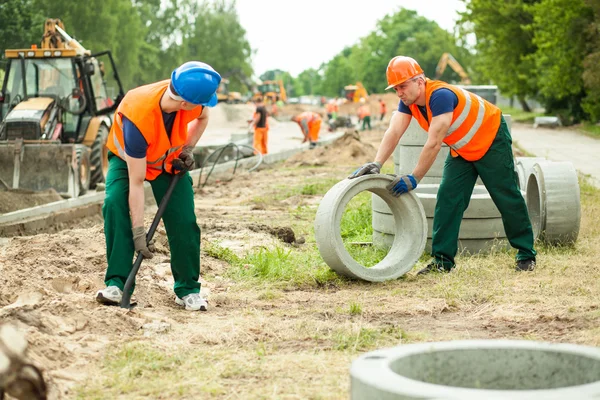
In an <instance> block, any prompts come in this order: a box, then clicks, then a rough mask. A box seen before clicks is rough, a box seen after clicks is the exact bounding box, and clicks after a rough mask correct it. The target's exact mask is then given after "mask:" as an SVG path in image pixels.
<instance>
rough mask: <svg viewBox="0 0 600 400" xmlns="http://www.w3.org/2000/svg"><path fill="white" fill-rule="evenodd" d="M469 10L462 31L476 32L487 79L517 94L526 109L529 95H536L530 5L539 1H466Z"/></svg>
mask: <svg viewBox="0 0 600 400" xmlns="http://www.w3.org/2000/svg"><path fill="white" fill-rule="evenodd" d="M463 1H464V2H465V3H466V6H467V10H466V11H465V12H464V13H461V19H460V21H459V25H460V30H459V31H460V33H461V34H462V35H467V34H469V33H474V34H475V36H476V38H477V44H476V45H475V50H476V51H477V61H478V64H479V66H480V69H479V71H481V73H482V75H483V77H484V78H486V79H488V80H489V81H490V82H493V83H495V84H496V85H498V88H499V89H500V90H501V91H502V92H503V93H504V94H506V95H509V96H512V95H514V96H517V98H518V99H519V101H520V102H521V105H522V107H523V109H524V110H525V111H530V110H529V106H528V105H527V103H526V102H525V98H526V97H528V96H535V95H536V94H537V79H536V76H535V74H534V71H535V62H534V59H533V58H532V57H531V56H532V55H533V54H534V53H535V52H536V50H537V47H536V45H535V43H533V40H532V39H533V32H532V30H531V29H529V27H530V26H531V24H532V23H533V15H532V12H531V8H529V7H527V6H528V5H531V4H534V3H536V2H537V0H512V1H507V2H498V1H496V0H463Z"/></svg>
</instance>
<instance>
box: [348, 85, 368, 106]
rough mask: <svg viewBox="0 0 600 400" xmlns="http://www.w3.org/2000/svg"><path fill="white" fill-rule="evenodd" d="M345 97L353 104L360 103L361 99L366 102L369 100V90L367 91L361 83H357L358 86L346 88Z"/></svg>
mask: <svg viewBox="0 0 600 400" xmlns="http://www.w3.org/2000/svg"><path fill="white" fill-rule="evenodd" d="M343 95H344V98H345V99H346V100H348V101H349V102H352V103H358V102H359V101H360V99H365V100H366V99H367V98H369V94H368V93H367V89H365V87H364V86H363V84H362V83H361V82H356V85H348V86H344V93H343Z"/></svg>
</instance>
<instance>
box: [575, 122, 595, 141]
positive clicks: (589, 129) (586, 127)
mask: <svg viewBox="0 0 600 400" xmlns="http://www.w3.org/2000/svg"><path fill="white" fill-rule="evenodd" d="M577 129H578V130H580V131H582V132H583V133H585V134H586V135H588V136H592V137H595V138H600V126H599V125H597V124H592V123H589V122H588V123H584V124H582V125H581V126H579V127H578V128H577Z"/></svg>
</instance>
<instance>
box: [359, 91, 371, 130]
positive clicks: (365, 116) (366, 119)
mask: <svg viewBox="0 0 600 400" xmlns="http://www.w3.org/2000/svg"><path fill="white" fill-rule="evenodd" d="M360 103H361V106H360V107H358V112H357V113H358V120H359V121H362V130H363V131H364V130H365V129H366V127H369V130H371V108H370V107H369V105H368V104H366V100H365V98H364V97H361V99H360Z"/></svg>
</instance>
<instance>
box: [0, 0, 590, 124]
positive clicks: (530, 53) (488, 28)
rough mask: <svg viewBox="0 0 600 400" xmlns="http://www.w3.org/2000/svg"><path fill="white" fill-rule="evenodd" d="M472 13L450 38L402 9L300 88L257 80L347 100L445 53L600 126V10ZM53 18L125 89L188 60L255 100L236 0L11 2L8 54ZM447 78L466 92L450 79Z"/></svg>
mask: <svg viewBox="0 0 600 400" xmlns="http://www.w3.org/2000/svg"><path fill="white" fill-rule="evenodd" d="M463 2H464V3H465V7H466V10H465V11H464V12H463V13H461V15H460V20H459V21H458V23H457V25H456V27H455V29H454V31H453V32H448V31H446V30H444V29H442V28H440V27H439V26H438V25H437V23H436V22H434V21H431V20H428V19H426V18H424V17H422V16H420V15H418V14H417V13H416V12H415V11H412V10H407V9H403V8H399V9H398V10H396V11H394V12H391V13H390V14H388V15H386V16H384V17H383V18H382V19H381V20H379V21H378V22H377V24H376V26H375V28H374V30H373V31H372V32H371V33H369V34H368V35H366V36H364V37H362V38H360V39H359V40H358V41H357V43H355V44H353V45H351V46H348V47H346V48H344V49H342V50H341V51H340V52H339V53H338V54H335V55H333V56H332V58H331V59H329V60H326V61H325V60H324V62H323V63H322V64H321V65H319V66H318V67H315V68H309V69H306V70H304V71H302V72H301V73H300V74H299V75H298V76H295V77H294V76H292V75H290V73H289V72H287V71H282V70H276V69H273V70H269V71H259V72H260V73H262V74H261V75H260V79H262V80H270V79H282V80H283V81H284V83H285V85H286V88H287V89H288V92H289V95H290V96H301V95H309V94H312V95H325V96H331V97H334V96H339V95H340V94H341V93H342V89H343V87H344V86H346V85H349V84H354V83H355V82H357V81H361V82H362V83H363V85H364V86H365V87H366V89H367V90H368V91H369V92H370V93H381V92H383V90H384V88H385V87H386V80H385V69H386V66H387V63H388V62H389V60H390V59H391V58H392V57H394V56H396V55H399V54H402V55H409V56H412V57H414V58H415V59H417V60H418V61H419V63H420V64H421V66H422V67H423V69H424V71H425V73H426V75H427V76H429V77H435V69H436V65H437V63H438V61H439V59H440V57H441V55H442V54H443V53H446V52H447V53H451V54H452V55H453V56H454V57H455V58H456V59H457V60H459V62H460V64H461V65H462V66H463V67H464V68H465V70H466V71H467V72H468V73H469V76H470V78H471V80H472V82H473V84H496V85H498V87H499V89H500V91H501V92H502V93H503V94H504V95H506V96H511V97H514V98H515V99H517V100H518V101H519V102H520V104H521V105H522V107H523V109H525V110H528V108H529V105H528V99H536V100H538V101H539V102H541V103H542V104H543V105H544V106H545V107H546V110H547V112H549V113H553V114H559V115H561V117H562V119H563V121H564V122H565V123H577V122H579V121H582V120H588V121H593V122H596V121H598V120H599V119H600V68H598V67H597V65H599V62H600V33H599V29H598V26H600V0H510V1H506V2H498V1H496V0H463ZM46 18H60V19H62V20H63V22H64V23H65V27H66V30H67V32H69V33H70V34H71V35H72V36H74V37H75V38H77V39H78V40H79V41H80V42H81V43H82V44H83V45H84V46H85V47H87V48H88V49H90V50H91V51H92V52H96V51H102V50H106V49H109V50H111V51H112V52H113V55H114V57H115V61H116V63H117V66H118V68H119V72H120V75H121V78H122V80H123V83H124V86H125V88H126V89H129V88H132V87H135V86H137V85H140V84H144V83H149V82H153V81H156V80H160V79H165V78H168V77H169V74H170V72H171V71H172V70H173V68H175V67H176V66H178V65H179V64H181V63H182V62H184V61H186V60H190V59H200V60H202V61H205V62H207V63H209V64H211V65H212V66H213V67H214V68H215V69H216V70H217V71H219V72H220V73H221V74H222V75H223V76H224V77H225V78H229V79H230V81H231V85H230V89H231V90H237V91H241V92H247V91H249V90H250V89H251V88H250V87H249V84H248V79H247V78H248V77H251V76H253V75H254V71H253V69H252V55H253V51H254V50H253V49H252V47H251V43H249V42H248V40H247V38H246V32H245V29H244V27H243V26H241V24H240V21H239V17H238V15H237V12H236V2H235V0H212V1H208V0H205V1H202V2H198V1H196V0H86V1H85V2H84V1H80V2H74V1H72V0H53V1H46V0H2V2H1V3H0V51H2V53H3V51H4V49H6V48H18V47H29V46H30V45H31V44H33V43H39V42H40V40H41V35H42V32H43V24H44V21H45V19H46ZM290 34H291V33H290ZM441 79H442V80H445V81H448V82H458V81H460V77H459V76H458V74H457V73H456V72H455V71H453V70H452V69H451V68H447V69H446V70H445V72H444V74H443V75H442V76H441Z"/></svg>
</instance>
